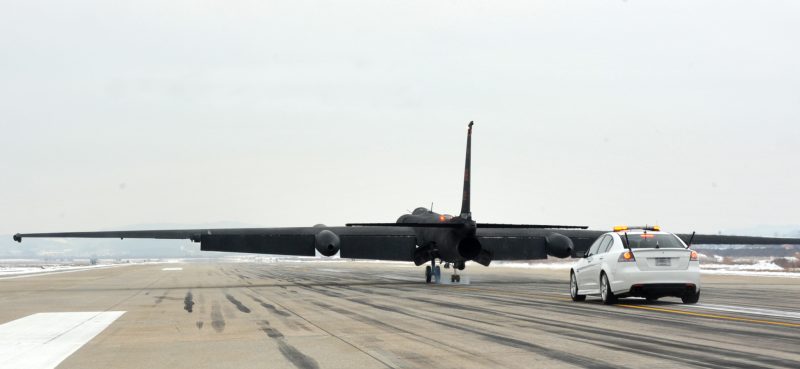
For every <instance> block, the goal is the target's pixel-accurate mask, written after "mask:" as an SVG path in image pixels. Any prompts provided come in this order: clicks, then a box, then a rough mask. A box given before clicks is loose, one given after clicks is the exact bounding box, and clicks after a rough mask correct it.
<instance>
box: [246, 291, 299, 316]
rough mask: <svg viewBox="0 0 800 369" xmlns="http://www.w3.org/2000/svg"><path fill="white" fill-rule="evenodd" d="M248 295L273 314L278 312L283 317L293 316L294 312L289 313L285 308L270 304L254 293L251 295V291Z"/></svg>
mask: <svg viewBox="0 0 800 369" xmlns="http://www.w3.org/2000/svg"><path fill="white" fill-rule="evenodd" d="M247 296H249V297H250V298H251V299H253V301H255V302H257V303H258V304H259V305H261V306H262V307H263V308H264V309H267V310H268V311H269V312H271V313H273V314H277V315H280V316H282V317H289V316H292V314H289V313H287V312H285V311H283V310H279V309H278V308H276V307H275V305H272V304H268V303H266V302H265V301H264V300H262V299H260V298H258V297H255V296H253V295H251V294H249V293H248V294H247Z"/></svg>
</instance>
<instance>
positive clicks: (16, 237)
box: [14, 233, 22, 242]
mask: <svg viewBox="0 0 800 369" xmlns="http://www.w3.org/2000/svg"><path fill="white" fill-rule="evenodd" d="M14 241H17V242H22V235H20V234H19V233H17V234H15V235H14Z"/></svg>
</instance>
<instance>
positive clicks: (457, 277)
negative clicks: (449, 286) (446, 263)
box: [456, 274, 461, 283]
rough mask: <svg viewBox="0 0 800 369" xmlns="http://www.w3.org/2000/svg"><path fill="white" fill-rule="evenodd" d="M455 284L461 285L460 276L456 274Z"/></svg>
mask: <svg viewBox="0 0 800 369" xmlns="http://www.w3.org/2000/svg"><path fill="white" fill-rule="evenodd" d="M456 282H459V283H461V276H460V275H458V274H456Z"/></svg>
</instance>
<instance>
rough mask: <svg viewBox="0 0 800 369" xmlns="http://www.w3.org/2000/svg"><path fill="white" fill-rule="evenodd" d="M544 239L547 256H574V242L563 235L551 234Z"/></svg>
mask: <svg viewBox="0 0 800 369" xmlns="http://www.w3.org/2000/svg"><path fill="white" fill-rule="evenodd" d="M544 239H545V249H546V250H547V254H548V255H551V256H555V257H557V258H562V259H563V258H565V257H568V256H570V255H572V250H574V249H575V245H573V244H572V240H571V239H570V238H569V237H567V236H564V235H563V234H561V233H555V232H554V233H550V234H548V235H547V237H545V238H544Z"/></svg>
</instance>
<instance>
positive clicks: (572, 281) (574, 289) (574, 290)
mask: <svg viewBox="0 0 800 369" xmlns="http://www.w3.org/2000/svg"><path fill="white" fill-rule="evenodd" d="M569 297H572V301H584V300H586V295H579V294H578V279H577V278H575V273H570V274H569Z"/></svg>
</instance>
